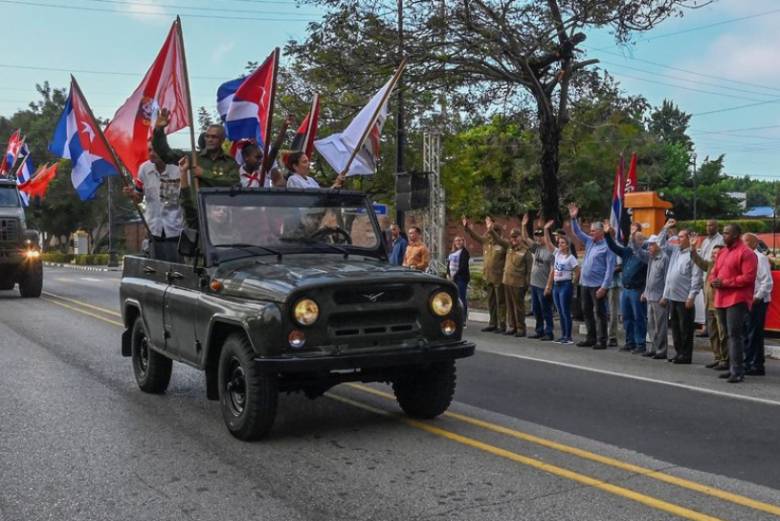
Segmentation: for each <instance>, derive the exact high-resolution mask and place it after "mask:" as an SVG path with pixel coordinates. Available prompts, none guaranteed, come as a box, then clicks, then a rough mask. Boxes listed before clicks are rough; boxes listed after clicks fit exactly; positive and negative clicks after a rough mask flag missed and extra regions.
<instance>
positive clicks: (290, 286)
mask: <svg viewBox="0 0 780 521" xmlns="http://www.w3.org/2000/svg"><path fill="white" fill-rule="evenodd" d="M213 278H215V279H219V280H220V281H221V282H222V284H223V286H224V289H223V290H222V295H225V296H232V297H238V298H249V299H257V300H272V301H276V302H282V301H284V300H285V299H286V298H287V297H288V296H289V295H290V293H292V292H294V291H297V290H300V289H303V288H307V287H316V286H327V285H330V284H336V285H343V284H346V283H349V284H355V283H358V284H360V283H367V284H368V283H370V284H376V283H382V282H388V283H389V282H415V283H424V282H428V283H430V282H437V283H441V282H442V279H440V278H439V277H435V276H433V275H429V274H426V273H422V272H419V271H414V270H410V269H408V268H402V267H400V266H393V265H390V264H388V263H387V262H385V261H380V260H376V259H368V258H366V257H362V256H355V258H354V259H352V258H350V259H343V258H342V257H341V256H335V255H305V256H303V255H286V256H285V257H283V259H282V262H281V263H278V262H276V257H271V256H269V257H263V258H260V259H257V258H255V259H253V260H252V261H251V262H241V263H229V264H225V265H222V266H219V267H218V268H217V269H216V271H215V272H214V273H213Z"/></svg>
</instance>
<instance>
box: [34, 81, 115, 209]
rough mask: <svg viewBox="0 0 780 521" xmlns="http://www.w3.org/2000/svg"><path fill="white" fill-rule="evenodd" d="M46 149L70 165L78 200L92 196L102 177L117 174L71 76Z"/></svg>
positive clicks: (102, 139)
mask: <svg viewBox="0 0 780 521" xmlns="http://www.w3.org/2000/svg"><path fill="white" fill-rule="evenodd" d="M49 151H50V152H51V153H52V154H54V155H56V156H58V157H61V158H63V159H70V161H71V164H72V169H71V174H70V180H71V182H72V183H73V188H75V189H76V193H77V194H78V195H79V198H80V199H81V200H82V201H87V200H89V199H93V198H94V197H95V193H96V192H97V189H98V188H100V186H101V185H102V184H103V180H104V178H106V177H107V176H112V175H119V169H118V168H117V166H116V164H115V163H114V160H113V158H112V155H111V152H110V151H109V150H108V146H107V144H106V142H105V138H104V136H103V135H102V133H100V128H99V127H98V125H97V123H96V122H95V118H94V117H93V116H92V111H91V110H90V109H89V106H88V105H87V101H86V100H85V99H84V97H83V95H82V93H81V89H79V87H78V84H77V83H76V80H75V79H72V80H71V86H70V94H69V95H68V100H67V102H66V103H65V109H64V110H63V111H62V116H60V120H59V122H58V123H57V127H56V128H55V129H54V137H53V138H52V141H51V143H50V144H49Z"/></svg>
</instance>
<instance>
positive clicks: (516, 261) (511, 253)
mask: <svg viewBox="0 0 780 521" xmlns="http://www.w3.org/2000/svg"><path fill="white" fill-rule="evenodd" d="M490 235H491V236H492V237H493V240H494V241H496V242H497V243H498V244H500V245H501V246H503V247H504V248H506V260H505V261H504V275H503V277H502V279H501V282H502V284H503V286H504V295H505V298H506V311H507V314H506V322H507V330H506V332H505V334H507V335H515V336H517V337H523V336H525V292H526V290H527V289H528V286H529V285H530V284H531V269H532V268H533V256H532V255H531V252H530V251H529V249H528V245H527V244H526V243H525V241H523V240H522V233H521V231H520V229H519V228H513V229H512V231H511V232H510V234H509V241H506V240H504V239H502V238H501V236H500V235H498V233H496V230H495V228H493V229H491V230H490Z"/></svg>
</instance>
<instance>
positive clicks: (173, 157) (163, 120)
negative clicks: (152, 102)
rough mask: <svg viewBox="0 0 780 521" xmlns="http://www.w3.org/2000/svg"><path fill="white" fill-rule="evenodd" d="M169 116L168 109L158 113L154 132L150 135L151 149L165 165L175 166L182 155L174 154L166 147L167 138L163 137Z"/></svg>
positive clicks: (168, 146)
mask: <svg viewBox="0 0 780 521" xmlns="http://www.w3.org/2000/svg"><path fill="white" fill-rule="evenodd" d="M169 115H170V114H169V112H168V109H161V110H160V113H159V114H158V115H157V120H156V121H155V124H154V132H153V133H152V149H154V152H155V153H156V154H157V155H158V156H160V159H162V160H163V162H164V163H165V164H166V165H175V164H177V163H178V162H179V159H181V157H182V156H183V155H184V154H182V153H181V152H176V151H175V150H173V149H172V148H171V147H170V145H168V136H166V135H165V127H167V126H168V118H169Z"/></svg>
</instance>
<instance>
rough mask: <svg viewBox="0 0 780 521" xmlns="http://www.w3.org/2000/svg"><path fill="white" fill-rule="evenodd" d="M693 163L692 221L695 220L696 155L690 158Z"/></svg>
mask: <svg viewBox="0 0 780 521" xmlns="http://www.w3.org/2000/svg"><path fill="white" fill-rule="evenodd" d="M691 159H692V161H693V163H692V164H693V220H694V221H695V220H696V203H697V196H698V194H697V189H698V187H697V185H696V154H693V156H692V157H691Z"/></svg>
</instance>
